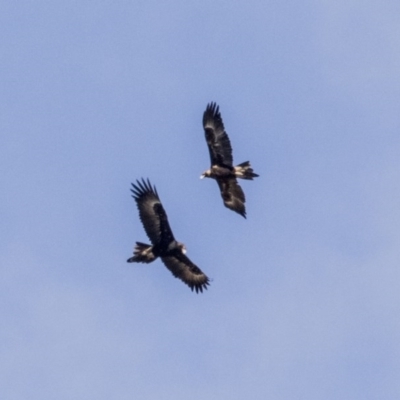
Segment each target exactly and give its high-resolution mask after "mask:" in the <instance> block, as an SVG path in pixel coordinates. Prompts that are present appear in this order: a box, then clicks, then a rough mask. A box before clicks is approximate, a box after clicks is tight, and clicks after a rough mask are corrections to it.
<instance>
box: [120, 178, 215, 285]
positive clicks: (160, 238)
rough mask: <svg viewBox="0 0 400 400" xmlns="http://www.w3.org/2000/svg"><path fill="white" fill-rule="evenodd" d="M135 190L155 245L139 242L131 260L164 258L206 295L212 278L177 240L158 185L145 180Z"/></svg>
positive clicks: (173, 268) (143, 218) (140, 210)
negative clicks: (156, 186)
mask: <svg viewBox="0 0 400 400" xmlns="http://www.w3.org/2000/svg"><path fill="white" fill-rule="evenodd" d="M132 187H133V188H132V189H131V192H132V193H133V195H132V197H133V198H134V199H135V200H136V204H137V207H138V209H139V217H140V220H141V221H142V224H143V227H144V230H145V231H146V234H147V236H148V238H149V239H150V241H151V243H152V245H148V244H145V243H141V242H136V246H135V248H134V251H133V257H131V258H129V259H128V260H127V261H128V262H140V263H146V264H148V263H151V262H152V261H154V260H155V259H156V258H157V257H160V258H161V261H162V262H163V263H164V264H165V266H166V267H167V268H168V269H169V270H170V271H171V272H172V274H173V275H174V276H175V277H176V278H179V279H181V280H182V281H183V282H184V283H186V285H188V286H189V287H190V288H191V289H192V291H193V290H195V291H196V293H198V292H203V289H207V286H208V285H209V279H208V277H207V276H206V275H205V274H204V273H203V272H202V271H201V270H200V268H198V267H197V266H196V265H195V264H193V263H192V261H190V260H189V258H188V257H187V256H186V255H185V253H186V247H185V245H184V244H183V243H180V242H178V241H176V240H175V237H174V234H173V233H172V230H171V228H170V226H169V222H168V217H167V213H166V212H165V210H164V207H163V205H162V204H161V201H160V198H159V197H158V193H157V190H156V188H155V186H153V187H152V185H151V183H150V181H149V180H148V179H147V181H145V180H144V179H143V178H142V181H139V180H137V183H136V185H135V184H133V183H132Z"/></svg>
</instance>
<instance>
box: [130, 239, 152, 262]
mask: <svg viewBox="0 0 400 400" xmlns="http://www.w3.org/2000/svg"><path fill="white" fill-rule="evenodd" d="M156 258H157V257H156V256H155V255H154V253H153V246H150V245H148V244H145V243H141V242H136V246H135V249H134V250H133V257H131V258H129V259H128V260H127V261H128V262H129V263H131V262H140V263H146V264H148V263H151V262H152V261H154V260H155V259H156Z"/></svg>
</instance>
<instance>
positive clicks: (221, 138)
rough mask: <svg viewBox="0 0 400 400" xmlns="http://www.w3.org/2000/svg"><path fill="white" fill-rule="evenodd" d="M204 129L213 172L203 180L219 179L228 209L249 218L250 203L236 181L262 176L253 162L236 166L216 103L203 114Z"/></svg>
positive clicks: (207, 173) (210, 171)
mask: <svg viewBox="0 0 400 400" xmlns="http://www.w3.org/2000/svg"><path fill="white" fill-rule="evenodd" d="M203 127H204V133H205V136H206V141H207V145H208V150H209V152H210V159H211V168H210V169H208V170H207V171H205V172H204V173H203V174H202V175H201V177H200V178H204V177H206V178H213V179H215V180H216V181H217V183H218V186H219V189H220V191H221V196H222V199H223V201H224V204H225V207H228V208H230V209H231V210H233V211H235V212H237V213H239V214H240V215H242V216H243V217H244V218H246V208H245V206H244V203H245V201H246V199H245V196H244V193H243V190H242V188H241V187H240V186H239V184H238V183H237V180H236V178H241V179H248V180H253V178H255V177H257V176H259V175H257V174H255V173H254V172H253V169H252V168H251V165H250V162H249V161H246V162H244V163H241V164H239V165H237V166H236V167H234V166H233V160H232V146H231V142H230V140H229V137H228V135H227V133H226V132H225V128H224V123H223V122H222V118H221V114H220V112H219V107H218V106H217V104H216V103H210V104H208V105H207V108H206V111H204V114H203Z"/></svg>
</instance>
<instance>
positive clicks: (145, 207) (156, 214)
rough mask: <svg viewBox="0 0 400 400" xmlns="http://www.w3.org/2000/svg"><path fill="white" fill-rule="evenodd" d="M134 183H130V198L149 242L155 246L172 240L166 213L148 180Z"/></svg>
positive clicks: (172, 236)
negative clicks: (133, 200)
mask: <svg viewBox="0 0 400 400" xmlns="http://www.w3.org/2000/svg"><path fill="white" fill-rule="evenodd" d="M136 182H137V183H136V184H133V183H132V187H133V189H131V192H132V193H133V195H132V197H133V198H134V199H135V200H136V204H137V207H138V209H139V217H140V220H141V221H142V224H143V227H144V230H145V231H146V234H147V236H148V237H149V239H150V241H151V242H152V244H153V245H155V244H159V243H161V242H164V243H168V242H170V241H172V240H174V235H173V233H172V231H171V228H170V226H169V223H168V217H167V213H166V212H165V210H164V207H163V206H162V204H161V201H160V198H159V197H158V194H157V190H156V188H155V186H153V187H152V186H151V183H150V181H149V180H148V179H147V181H145V180H144V179H142V181H139V180H137V181H136Z"/></svg>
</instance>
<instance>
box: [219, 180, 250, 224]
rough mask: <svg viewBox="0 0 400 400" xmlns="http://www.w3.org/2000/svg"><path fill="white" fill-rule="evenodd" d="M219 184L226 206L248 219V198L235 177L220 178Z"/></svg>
mask: <svg viewBox="0 0 400 400" xmlns="http://www.w3.org/2000/svg"><path fill="white" fill-rule="evenodd" d="M217 182H218V186H219V190H220V191H221V196H222V199H223V200H224V204H225V206H226V207H228V208H230V209H231V210H233V211H235V212H237V213H238V214H240V215H242V216H243V217H244V218H246V208H245V206H244V203H245V201H246V198H245V196H244V193H243V190H242V188H241V187H240V186H239V184H238V183H237V180H236V178H235V177H233V176H232V177H227V178H219V179H217Z"/></svg>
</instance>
